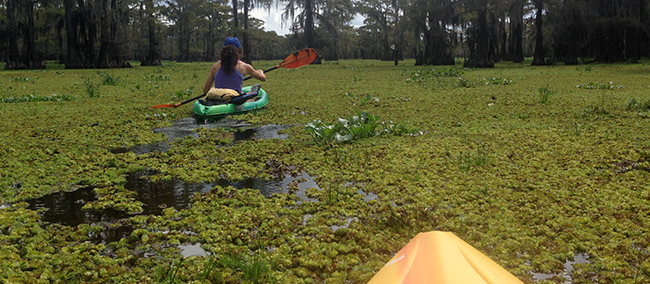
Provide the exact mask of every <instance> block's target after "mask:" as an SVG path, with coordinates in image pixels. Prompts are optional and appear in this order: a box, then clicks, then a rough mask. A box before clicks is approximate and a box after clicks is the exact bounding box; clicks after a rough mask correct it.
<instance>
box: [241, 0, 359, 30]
mask: <svg viewBox="0 0 650 284" xmlns="http://www.w3.org/2000/svg"><path fill="white" fill-rule="evenodd" d="M250 13H251V16H252V17H255V18H258V19H260V20H262V21H264V30H265V31H267V32H268V31H275V33H277V34H278V35H280V36H284V35H287V34H289V27H290V26H291V23H285V24H284V25H283V24H282V8H279V7H278V8H276V7H271V10H270V11H269V12H267V11H266V10H264V9H254V10H252V11H251V12H250ZM364 19H365V17H363V16H362V15H361V14H356V15H355V18H354V19H353V20H352V22H351V23H350V24H351V25H352V26H353V27H356V28H358V27H360V26H363V20H364Z"/></svg>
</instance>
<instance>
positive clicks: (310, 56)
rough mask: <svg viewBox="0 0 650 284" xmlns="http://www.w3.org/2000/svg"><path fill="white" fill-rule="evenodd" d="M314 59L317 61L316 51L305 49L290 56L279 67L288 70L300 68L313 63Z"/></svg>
mask: <svg viewBox="0 0 650 284" xmlns="http://www.w3.org/2000/svg"><path fill="white" fill-rule="evenodd" d="M314 59H316V50H315V49H313V48H305V49H302V50H298V51H296V52H294V53H293V54H291V55H289V56H288V57H287V58H285V59H284V61H282V63H280V64H279V65H278V66H277V67H284V68H288V69H292V68H298V67H302V66H305V65H307V64H309V63H312V62H313V61H314Z"/></svg>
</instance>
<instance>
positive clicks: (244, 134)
mask: <svg viewBox="0 0 650 284" xmlns="http://www.w3.org/2000/svg"><path fill="white" fill-rule="evenodd" d="M201 127H203V128H208V129H217V128H222V129H225V130H228V131H231V132H232V133H233V134H234V135H233V136H234V141H235V142H236V141H240V140H250V139H252V138H255V139H287V138H289V135H288V134H278V131H280V130H284V129H288V128H290V127H292V126H291V125H275V124H271V125H263V126H257V127H254V126H253V125H252V124H249V123H244V122H242V121H241V120H233V119H228V118H224V119H220V120H217V121H215V122H212V123H202V122H201V121H197V120H196V119H195V118H183V119H179V120H175V121H174V122H172V126H170V127H163V128H156V129H154V130H153V132H154V133H165V134H166V135H167V138H168V139H167V141H162V142H158V143H153V144H149V145H138V146H135V147H132V148H115V149H111V153H113V154H121V153H126V152H134V153H136V154H138V155H139V154H144V153H149V152H167V150H169V149H170V148H171V147H170V146H169V143H170V142H172V141H174V140H175V139H182V138H183V137H187V136H190V137H193V138H199V135H198V134H197V133H195V132H194V130H196V129H198V128H201Z"/></svg>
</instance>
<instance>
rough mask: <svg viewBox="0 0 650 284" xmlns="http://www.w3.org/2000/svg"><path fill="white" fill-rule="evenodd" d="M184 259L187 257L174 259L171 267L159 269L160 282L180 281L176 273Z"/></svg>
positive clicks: (161, 283) (164, 283)
mask: <svg viewBox="0 0 650 284" xmlns="http://www.w3.org/2000/svg"><path fill="white" fill-rule="evenodd" d="M184 260H185V258H181V260H180V261H178V262H176V261H175V260H174V261H172V264H171V267H169V269H167V268H165V267H162V268H160V269H159V270H158V283H160V284H166V283H170V284H173V283H176V282H177V281H178V279H176V274H178V270H179V269H180V268H181V264H183V261H184Z"/></svg>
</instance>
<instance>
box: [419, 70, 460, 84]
mask: <svg viewBox="0 0 650 284" xmlns="http://www.w3.org/2000/svg"><path fill="white" fill-rule="evenodd" d="M463 73H464V71H463V70H458V69H456V68H453V67H449V68H438V69H435V68H431V69H417V70H415V71H412V72H411V77H410V78H407V79H406V82H418V83H426V82H428V81H429V80H430V79H432V78H438V77H458V76H461V75H463Z"/></svg>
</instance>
